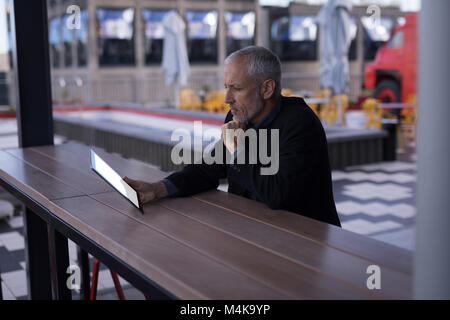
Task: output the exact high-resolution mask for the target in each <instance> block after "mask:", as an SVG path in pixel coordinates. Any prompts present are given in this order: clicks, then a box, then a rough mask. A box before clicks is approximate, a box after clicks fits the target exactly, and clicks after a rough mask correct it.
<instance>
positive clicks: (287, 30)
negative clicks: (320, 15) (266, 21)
mask: <svg viewBox="0 0 450 320" xmlns="http://www.w3.org/2000/svg"><path fill="white" fill-rule="evenodd" d="M271 38H272V50H273V51H274V53H275V54H277V55H278V56H279V57H280V59H281V60H282V61H294V60H316V59H317V25H316V24H315V22H314V16H306V15H293V16H291V17H282V18H279V19H277V20H275V21H274V22H273V24H272V27H271Z"/></svg>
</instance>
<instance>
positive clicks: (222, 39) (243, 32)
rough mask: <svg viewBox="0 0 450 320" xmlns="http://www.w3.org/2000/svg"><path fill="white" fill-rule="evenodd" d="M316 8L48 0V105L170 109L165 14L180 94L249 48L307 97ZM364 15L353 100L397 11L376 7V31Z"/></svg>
mask: <svg viewBox="0 0 450 320" xmlns="http://www.w3.org/2000/svg"><path fill="white" fill-rule="evenodd" d="M320 8H321V7H320V6H311V5H305V4H298V3H292V4H291V5H290V6H289V7H287V8H278V7H262V6H260V5H259V3H258V1H255V0H48V16H49V24H48V26H49V48H50V60H51V67H52V70H51V72H52V89H53V100H54V102H55V103H62V102H65V103H76V102H82V103H94V104H96V103H105V102H109V101H114V102H123V103H126V102H130V103H137V104H141V105H150V106H164V105H167V104H170V103H173V89H172V88H168V87H166V86H165V82H164V76H163V74H162V72H161V67H160V65H161V57H162V46H163V33H164V31H163V28H162V24H161V21H162V18H163V16H164V14H165V13H167V12H168V11H170V10H176V11H177V12H178V13H179V14H180V16H181V17H182V18H183V20H184V21H185V23H186V41H187V48H188V55H189V61H190V68H191V76H190V78H189V80H188V85H187V87H188V88H191V89H193V90H194V91H199V90H202V89H203V90H217V89H221V88H223V61H224V59H225V57H226V56H227V55H228V54H229V53H231V52H233V51H235V50H237V49H239V48H242V47H245V46H248V45H253V44H254V45H261V46H265V47H268V48H270V49H271V50H272V51H274V52H275V53H276V54H277V55H278V56H279V57H280V59H281V61H282V68H283V78H282V86H283V87H284V88H289V89H291V90H292V91H294V92H304V91H306V92H314V91H316V90H318V89H319V88H320V84H319V60H320V56H319V43H318V37H319V28H318V26H317V24H316V22H315V20H314V18H315V16H316V15H317V13H318V12H319V10H320ZM366 9H367V8H366V7H354V8H353V10H352V12H351V16H352V18H351V21H352V26H351V29H352V44H351V48H350V53H349V62H350V77H351V79H350V92H349V94H350V97H351V98H352V99H355V98H356V97H357V96H358V95H359V94H360V91H361V88H362V84H363V71H364V65H365V63H366V62H369V61H371V60H373V58H374V55H375V52H376V48H377V47H378V46H380V44H381V43H383V42H384V41H385V40H387V37H388V36H389V32H390V30H391V29H392V28H393V27H394V26H395V24H396V23H398V18H399V17H401V16H402V15H403V14H404V13H402V12H400V11H399V9H398V8H383V10H382V19H381V22H382V23H381V26H379V27H378V28H373V26H372V27H371V25H370V21H369V20H370V19H369V17H368V16H367V13H366ZM377 30H378V32H377ZM11 77H12V74H11V75H10V78H9V80H10V81H12V79H11Z"/></svg>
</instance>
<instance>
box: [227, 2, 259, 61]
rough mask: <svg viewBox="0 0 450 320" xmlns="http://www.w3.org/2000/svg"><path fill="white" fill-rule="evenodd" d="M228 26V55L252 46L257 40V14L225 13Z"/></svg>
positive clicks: (251, 12)
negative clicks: (255, 36)
mask: <svg viewBox="0 0 450 320" xmlns="http://www.w3.org/2000/svg"><path fill="white" fill-rule="evenodd" d="M225 22H226V24H227V55H229V54H230V53H232V52H234V51H236V50H239V49H241V48H245V47H247V46H251V45H253V44H254V42H255V39H254V35H255V13H254V12H253V11H250V12H230V11H226V12H225Z"/></svg>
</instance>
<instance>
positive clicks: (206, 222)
mask: <svg viewBox="0 0 450 320" xmlns="http://www.w3.org/2000/svg"><path fill="white" fill-rule="evenodd" d="M95 150H96V152H98V154H99V155H100V156H101V157H103V158H104V159H105V160H106V161H107V162H109V163H110V164H111V165H112V167H114V168H115V169H116V170H117V171H118V172H119V174H121V175H122V176H123V175H127V176H128V177H130V178H135V179H142V180H147V181H157V180H159V179H161V178H163V177H165V176H166V174H165V173H163V172H160V171H158V170H155V169H154V168H152V167H150V166H147V165H144V164H141V163H138V162H135V161H129V160H126V159H123V158H121V157H119V156H116V155H111V154H108V153H106V152H104V151H102V150H99V149H95ZM0 183H1V185H3V186H4V187H5V188H6V189H8V190H9V191H11V192H12V193H13V194H15V195H16V196H17V197H18V198H19V199H21V200H22V201H24V202H25V203H26V205H27V206H28V207H30V208H31V209H32V210H33V212H34V213H36V215H38V216H40V217H41V218H42V219H44V221H46V223H47V224H48V225H49V226H50V227H51V228H54V230H55V232H56V233H49V234H50V241H49V243H50V246H49V248H50V249H49V250H50V260H51V262H50V270H51V271H52V280H53V282H55V283H56V284H53V290H54V295H53V296H54V297H56V298H70V297H68V295H67V290H68V289H65V288H64V286H65V281H66V279H67V277H68V275H67V274H66V273H65V269H66V268H67V266H68V264H69V262H68V255H66V250H67V238H70V239H72V240H73V241H74V242H76V243H77V244H78V245H79V246H80V247H82V248H83V249H84V250H86V251H88V252H89V253H91V254H92V255H94V256H95V257H97V258H99V259H100V260H101V261H102V262H104V263H105V264H106V265H108V266H109V267H110V268H111V269H112V270H114V271H116V272H118V273H119V274H120V275H121V276H123V277H124V278H125V279H126V280H127V281H129V282H130V283H132V284H133V285H135V286H136V287H137V288H138V289H140V290H142V291H143V292H144V293H145V294H148V295H149V296H150V297H151V298H180V299H386V298H388V299H389V298H394V299H409V298H410V297H411V285H412V283H411V282H412V281H411V265H412V255H411V253H410V252H409V251H407V250H404V249H401V248H397V247H394V246H390V245H388V244H385V243H382V242H379V241H375V240H373V239H370V238H367V237H364V236H360V235H357V234H354V233H351V232H347V231H345V230H342V229H340V228H337V227H334V226H331V225H327V224H325V223H321V222H318V221H315V220H311V219H308V218H306V217H303V216H300V215H297V214H293V213H290V212H286V211H275V210H270V209H269V208H268V207H267V206H266V205H264V204H262V203H259V202H256V201H253V200H248V199H245V198H242V197H238V196H235V195H233V194H228V193H226V192H221V191H210V192H206V193H202V194H199V195H197V196H194V197H189V198H169V199H164V200H160V201H157V202H155V203H152V204H148V205H146V206H144V215H142V214H141V213H140V212H139V211H138V210H137V209H135V208H134V207H133V206H132V205H131V204H130V203H129V202H128V201H127V200H125V199H123V198H122V197H121V196H120V195H119V194H118V193H117V192H115V191H114V190H112V189H111V187H110V186H108V185H107V184H106V183H105V182H104V181H103V180H101V179H100V178H99V177H98V176H97V175H96V174H95V173H94V172H93V171H92V170H91V169H90V166H89V148H88V147H86V146H83V145H80V144H75V143H69V144H64V145H60V146H43V147H34V148H25V149H11V150H5V151H1V152H0ZM50 227H49V228H50ZM49 230H50V229H49ZM52 230H53V229H52ZM28 240H30V239H28ZM28 245H29V246H30V248H28V250H31V247H32V246H33V245H32V243H30V241H28ZM55 248H56V249H57V250H59V251H57V250H55ZM58 252H59V254H58ZM31 256H33V255H31ZM30 259H31V258H30ZM370 265H378V266H379V267H380V268H381V289H379V290H378V289H374V290H369V289H368V288H367V279H368V278H369V276H370V274H368V273H367V268H368V266H370ZM31 276H32V275H30V277H31ZM64 290H66V291H64ZM55 292H56V293H55Z"/></svg>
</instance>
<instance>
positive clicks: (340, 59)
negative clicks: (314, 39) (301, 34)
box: [317, 0, 352, 121]
mask: <svg viewBox="0 0 450 320" xmlns="http://www.w3.org/2000/svg"><path fill="white" fill-rule="evenodd" d="M351 9H352V5H351V1H350V0H328V2H327V3H326V4H325V5H324V6H323V7H322V9H321V10H320V12H319V14H318V16H317V22H318V23H319V25H320V41H319V51H320V85H321V87H322V88H331V89H332V90H333V93H334V94H335V95H336V94H342V93H348V91H349V82H350V76H349V65H348V50H349V47H350V42H351V38H350V16H349V13H350V11H351ZM339 102H340V100H339ZM341 116H342V115H341V106H339V121H340V119H341Z"/></svg>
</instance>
